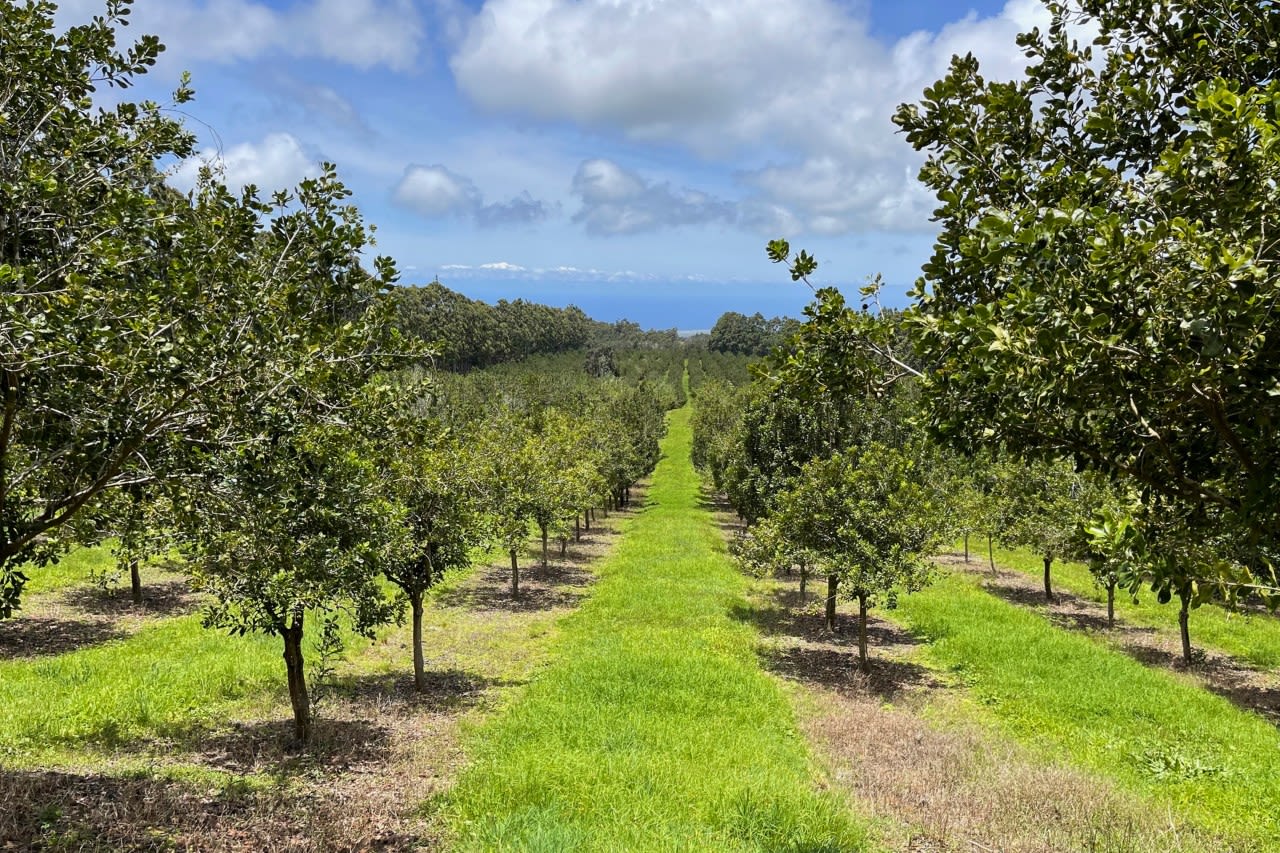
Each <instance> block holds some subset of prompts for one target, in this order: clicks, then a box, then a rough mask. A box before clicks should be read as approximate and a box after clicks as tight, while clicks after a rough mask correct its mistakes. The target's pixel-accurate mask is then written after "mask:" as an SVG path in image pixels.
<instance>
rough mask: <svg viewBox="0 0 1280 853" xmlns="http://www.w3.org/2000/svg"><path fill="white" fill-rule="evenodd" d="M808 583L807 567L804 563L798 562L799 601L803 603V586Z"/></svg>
mask: <svg viewBox="0 0 1280 853" xmlns="http://www.w3.org/2000/svg"><path fill="white" fill-rule="evenodd" d="M808 585H809V568H808V567H807V566H806V565H805V564H804V563H801V564H800V603H801V604H804V594H805V587H807V586H808Z"/></svg>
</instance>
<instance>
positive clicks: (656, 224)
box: [572, 159, 736, 234]
mask: <svg viewBox="0 0 1280 853" xmlns="http://www.w3.org/2000/svg"><path fill="white" fill-rule="evenodd" d="M572 192H573V194H574V195H575V196H576V197H577V198H578V200H579V201H580V202H581V203H582V207H581V208H580V209H579V210H578V212H577V213H575V214H574V216H573V220H574V221H575V222H580V223H582V224H583V226H584V227H585V228H586V229H587V231H588V232H589V233H592V234H636V233H640V232H644V231H656V230H658V229H660V228H670V227H674V226H678V225H699V224H704V223H709V222H731V221H733V220H734V219H735V218H736V215H735V208H734V205H732V204H730V203H728V202H725V201H722V200H720V199H717V198H714V197H712V196H710V195H707V194H706V193H702V192H698V191H696V190H690V189H674V188H672V187H671V185H670V184H666V183H661V184H660V183H654V182H651V181H648V180H646V179H644V178H642V177H641V176H640V175H637V174H636V173H634V172H631V171H629V170H627V169H624V168H623V167H622V166H619V165H618V164H617V163H615V162H613V161H612V160H605V159H596V160H587V161H585V162H584V163H583V164H582V165H581V166H579V167H578V171H577V173H576V174H575V175H574V176H573V185H572Z"/></svg>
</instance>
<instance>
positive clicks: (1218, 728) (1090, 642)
mask: <svg viewBox="0 0 1280 853" xmlns="http://www.w3.org/2000/svg"><path fill="white" fill-rule="evenodd" d="M896 618H898V619H900V620H902V621H904V622H905V623H906V624H907V625H908V626H909V627H910V628H911V629H912V630H914V631H915V632H917V633H919V634H921V635H923V636H925V637H927V638H928V639H929V640H930V644H929V645H928V646H927V647H926V648H925V649H924V651H923V654H924V656H925V657H926V659H927V660H928V661H929V662H930V663H931V664H934V665H937V666H940V667H942V668H945V669H949V670H951V671H953V672H954V673H956V674H957V675H958V676H959V677H960V678H961V679H962V680H963V681H964V682H965V683H966V684H967V685H968V687H969V690H970V692H971V694H972V695H973V696H974V697H975V698H976V699H977V701H978V702H979V703H980V705H982V706H985V708H986V710H987V711H988V712H989V713H990V714H991V715H992V716H993V717H994V718H995V719H996V720H997V721H998V722H999V724H1000V726H1001V728H1002V729H1004V730H1005V731H1007V732H1008V733H1010V734H1012V735H1013V736H1014V737H1015V738H1016V739H1017V740H1019V741H1021V742H1023V743H1025V744H1028V745H1029V746H1031V747H1032V748H1033V749H1034V750H1035V751H1037V752H1039V753H1041V754H1043V755H1044V756H1045V757H1047V758H1049V759H1050V760H1065V761H1068V762H1071V763H1077V764H1081V765H1084V766H1086V767H1089V768H1092V769H1094V770H1097V771H1099V772H1102V773H1104V774H1105V775H1107V776H1110V777H1112V778H1114V779H1116V780H1117V781H1118V782H1120V783H1121V784H1122V785H1124V786H1126V787H1128V788H1130V789H1132V790H1135V791H1137V792H1139V793H1141V794H1143V795H1146V796H1148V797H1150V798H1151V799H1152V800H1153V801H1154V802H1157V803H1161V804H1165V805H1167V806H1169V807H1172V808H1173V809H1174V810H1175V811H1176V812H1178V813H1180V814H1181V815H1182V816H1183V817H1184V818H1185V819H1186V820H1187V821H1189V822H1191V823H1192V824H1195V825H1198V826H1202V827H1204V828H1205V829H1208V830H1210V831H1212V832H1214V833H1217V834H1219V835H1222V836H1223V837H1229V838H1236V837H1238V838H1242V839H1244V840H1245V841H1246V842H1247V844H1246V845H1245V846H1243V847H1241V848H1240V849H1257V850H1267V849H1271V850H1274V849H1276V848H1275V846H1274V845H1275V841H1276V839H1277V838H1280V786H1277V780H1280V732H1277V730H1276V728H1275V726H1273V725H1270V724H1268V723H1267V722H1266V721H1264V720H1263V719H1262V718H1261V717H1258V716H1257V715H1255V714H1252V713H1248V712H1244V711H1241V710H1239V709H1237V708H1236V707H1235V706H1234V705H1232V704H1231V703H1230V702H1228V701H1227V700H1226V699H1223V698H1221V697H1218V696H1216V695H1214V694H1212V693H1209V692H1208V691H1206V690H1204V689H1202V688H1200V687H1198V686H1195V685H1193V684H1192V683H1190V682H1189V681H1187V680H1183V679H1181V678H1178V677H1176V676H1174V675H1172V674H1170V673H1166V672H1163V671H1157V670H1152V669H1148V668H1147V667H1145V666H1143V665H1142V664H1140V663H1138V662H1136V661H1134V660H1133V659H1131V658H1130V657H1128V656H1127V655H1125V654H1123V653H1121V652H1118V651H1115V650H1112V649H1110V648H1108V647H1107V646H1106V645H1104V644H1103V643H1102V642H1101V641H1099V640H1096V639H1094V638H1091V637H1088V636H1085V635H1080V634H1075V633H1071V632H1068V631H1064V630H1062V629H1060V628H1057V627H1055V626H1053V625H1051V624H1050V623H1049V622H1048V621H1047V620H1046V619H1045V618H1044V617H1042V616H1041V615H1039V614H1037V613H1035V612H1032V611H1028V610H1025V609H1022V608H1019V607H1016V606H1014V605H1011V604H1008V603H1006V602H1004V601H1002V600H1000V599H998V598H996V597H995V596H993V595H991V594H989V593H987V592H985V591H983V590H982V589H980V588H979V586H978V581H977V580H976V579H974V578H971V577H966V576H961V575H947V576H944V577H943V578H942V579H940V580H939V582H938V583H936V584H935V585H934V586H932V587H930V588H928V589H926V590H925V591H923V592H921V593H917V594H914V595H910V596H905V597H903V599H902V600H901V603H900V609H899V610H898V611H897V614H896ZM1046 796H1047V797H1051V796H1052V793H1051V792H1046ZM1254 845H1256V846H1254Z"/></svg>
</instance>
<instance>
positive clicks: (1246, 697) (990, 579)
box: [935, 554, 1280, 725]
mask: <svg viewBox="0 0 1280 853" xmlns="http://www.w3.org/2000/svg"><path fill="white" fill-rule="evenodd" d="M935 561H936V562H937V563H939V564H940V565H944V566H947V567H950V568H954V569H957V570H960V571H967V572H969V573H971V574H973V575H975V576H976V577H978V578H979V579H980V580H981V583H982V586H983V588H984V589H986V590H987V591H988V592H990V593H993V594H994V595H997V596H999V597H1001V598H1003V599H1004V600H1005V601H1008V602H1010V603H1012V604H1017V605H1020V606H1023V607H1030V608H1033V609H1035V610H1037V611H1039V612H1041V613H1043V614H1044V615H1045V616H1046V617H1048V618H1049V619H1050V620H1051V621H1052V622H1054V623H1055V624H1057V625H1059V626H1061V627H1064V628H1069V629H1072V630H1078V631H1085V632H1088V633H1094V634H1097V635H1098V636H1101V637H1103V638H1105V639H1106V640H1107V642H1108V643H1110V644H1111V645H1112V646H1114V647H1115V648H1117V649H1120V650H1121V651H1123V652H1125V653H1126V654H1129V655H1131V656H1132V657H1133V658H1135V659H1136V660H1138V661H1141V662H1142V663H1144V664H1146V665H1148V666H1155V667H1159V668H1161V669H1167V670H1170V671H1174V672H1180V673H1184V674H1186V675H1188V676H1190V677H1192V678H1194V679H1195V680H1196V681H1198V682H1199V683H1200V684H1201V685H1202V686H1204V687H1205V688H1206V689H1208V690H1212V691H1213V692H1214V693H1217V694H1219V695H1221V696H1225V697H1226V698H1228V699H1230V700H1231V701H1232V702H1234V703H1235V704H1236V705H1237V706H1239V707H1241V708H1244V709H1245V710H1249V711H1256V712H1257V713H1259V714H1261V715H1263V716H1264V717H1266V718H1267V719H1269V720H1271V721H1272V722H1273V723H1276V724H1277V725H1280V672H1275V671H1272V670H1264V669H1259V668H1258V667H1256V666H1253V665H1251V664H1249V663H1247V662H1245V661H1242V660H1240V659H1238V658H1235V657H1232V656H1231V655H1228V654H1225V653H1223V652H1218V651H1214V650H1210V649H1204V648H1200V647H1197V646H1195V630H1196V626H1195V613H1194V612H1192V614H1191V623H1190V624H1191V642H1192V657H1193V660H1192V664H1191V666H1187V665H1186V663H1185V662H1184V661H1183V659H1182V640H1181V639H1180V637H1179V636H1178V633H1177V629H1176V628H1170V629H1169V630H1166V631H1161V630H1157V629H1155V628H1150V627H1144V626H1140V625H1130V624H1128V623H1126V622H1124V621H1123V619H1122V618H1121V617H1117V619H1116V624H1115V627H1111V628H1109V627H1107V606H1106V604H1101V603H1098V602H1096V601H1091V600H1089V599H1087V598H1082V597H1081V596H1078V595H1073V594H1071V593H1069V592H1064V591H1062V590H1055V591H1054V601H1053V602H1052V603H1050V602H1047V601H1045V597H1044V587H1043V585H1042V584H1041V581H1040V580H1039V579H1038V578H1032V577H1030V576H1028V575H1025V574H1023V573H1022V572H1014V571H1008V570H1005V569H1001V568H999V567H997V570H996V572H995V573H992V572H991V571H990V568H989V567H988V566H987V564H985V563H978V562H973V563H965V561H964V557H963V556H961V555H959V554H944V555H942V556H939V557H937V558H936V559H935Z"/></svg>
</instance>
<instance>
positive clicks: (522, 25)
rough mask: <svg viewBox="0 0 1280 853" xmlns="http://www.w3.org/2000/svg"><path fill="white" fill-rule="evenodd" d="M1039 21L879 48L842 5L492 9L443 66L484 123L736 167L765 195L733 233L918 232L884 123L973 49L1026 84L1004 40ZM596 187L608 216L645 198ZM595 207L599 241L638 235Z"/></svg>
mask: <svg viewBox="0 0 1280 853" xmlns="http://www.w3.org/2000/svg"><path fill="white" fill-rule="evenodd" d="M1046 21H1047V13H1046V12H1045V10H1044V8H1043V6H1042V4H1041V3H1040V2H1038V0H1009V2H1008V3H1007V4H1006V6H1005V7H1004V9H1003V10H1002V11H1001V13H1000V14H999V15H996V16H993V17H988V18H978V17H976V16H975V15H972V14H971V15H969V16H968V17H966V18H964V19H962V20H960V21H958V22H956V23H953V24H951V25H949V26H947V27H945V28H943V29H942V30H941V31H940V32H938V33H928V32H923V31H922V32H918V33H914V34H912V35H910V36H908V37H906V38H904V39H901V40H900V41H898V42H897V43H896V44H894V45H891V46H887V45H884V44H882V43H880V42H879V41H877V40H876V39H874V38H873V37H871V36H870V35H869V33H868V31H867V25H866V22H865V20H864V19H863V18H860V17H855V16H854V15H853V14H852V13H851V12H850V11H849V8H848V5H847V4H842V3H839V2H837V0H788V2H785V3H779V2H777V0H644V2H624V0H486V2H485V4H484V6H483V8H482V9H481V11H480V12H479V14H478V15H476V17H475V18H474V19H473V20H472V22H471V26H470V28H469V30H468V32H467V35H466V37H465V39H463V41H462V42H461V44H460V45H459V47H458V49H457V51H456V52H455V54H454V56H453V57H452V60H451V66H452V68H453V71H454V74H455V77H456V79H457V81H458V85H459V87H460V89H461V90H462V91H463V92H464V93H465V94H466V95H468V96H469V97H470V98H471V99H472V100H473V101H474V102H476V103H477V104H479V105H480V106H482V107H484V108H486V109H489V110H492V111H495V112H502V113H514V114H521V115H526V116H531V117H533V118H536V119H541V120H546V121H571V122H575V123H578V124H581V125H584V126H588V127H594V128H600V129H604V130H606V131H617V132H621V133H623V134H624V135H626V136H628V137H630V138H632V139H636V140H641V141H656V142H663V143H675V144H679V145H682V146H684V147H686V148H688V149H690V150H692V151H694V152H696V153H698V154H700V155H702V156H704V157H707V158H715V159H718V160H724V159H731V158H733V159H736V160H737V162H738V163H739V164H740V165H741V166H742V173H743V181H744V184H745V185H746V186H747V187H750V188H751V189H752V190H754V191H755V192H757V193H758V197H754V198H752V199H751V200H750V202H749V204H748V205H746V206H744V208H743V213H742V217H741V221H742V222H743V223H744V224H752V223H754V226H759V227H764V226H765V225H766V224H769V223H771V222H776V223H780V224H791V223H799V224H802V225H803V227H805V228H807V229H808V230H811V231H817V232H823V233H840V232H845V231H850V230H856V229H862V228H879V229H893V230H919V229H929V228H930V225H929V222H928V215H929V211H930V210H931V209H932V203H931V201H930V200H929V199H928V198H925V197H924V194H923V193H922V191H921V190H920V189H919V188H918V186H917V184H916V180H915V175H916V172H917V171H918V169H919V165H920V163H921V158H920V157H919V156H918V155H917V154H916V153H915V152H913V151H912V150H911V149H910V146H908V145H907V144H906V143H905V142H904V141H903V140H902V139H901V138H900V137H899V136H897V134H896V132H895V131H896V128H895V127H894V126H893V124H892V122H891V121H890V118H891V116H892V114H893V112H894V110H895V108H896V106H897V105H898V104H899V103H902V102H906V101H913V100H918V99H919V98H920V97H921V93H922V91H923V89H924V88H925V87H926V86H927V85H929V84H931V83H932V82H933V81H934V80H936V79H938V78H939V77H940V76H941V75H942V74H943V73H945V71H946V68H947V66H948V64H949V61H950V58H951V56H952V54H954V53H965V52H968V51H972V52H973V53H975V55H977V56H978V57H979V59H980V60H981V61H982V63H983V72H984V75H985V76H987V77H989V78H1000V77H1005V78H1009V77H1014V76H1017V75H1019V74H1020V73H1021V70H1022V68H1023V65H1024V64H1025V63H1024V59H1023V57H1022V54H1021V52H1020V51H1019V49H1018V47H1017V45H1016V43H1015V41H1014V37H1015V35H1016V34H1017V33H1018V32H1021V31H1025V30H1027V29H1029V28H1030V27H1032V26H1034V25H1037V24H1043V23H1045V22H1046ZM762 164H767V165H762ZM606 178H608V179H609V180H615V179H616V180H618V181H620V183H618V184H616V185H607V184H605V183H604V181H605V179H606ZM591 188H592V190H593V191H594V192H596V193H597V195H598V197H599V199H598V204H599V205H600V206H601V209H604V205H606V204H607V203H608V201H607V199H606V198H605V195H606V194H607V193H609V192H616V193H621V194H623V195H625V196H626V197H627V198H633V197H634V196H635V195H636V193H637V192H638V190H637V188H636V187H635V186H634V185H629V184H627V183H626V176H619V175H610V176H604V175H599V176H596V178H595V179H594V182H593V183H592V185H591ZM615 203H616V202H615ZM594 210H595V208H591V207H590V206H588V207H584V211H586V212H584V214H580V216H582V218H583V221H585V222H586V223H587V225H588V227H589V228H593V230H596V231H602V232H605V233H617V232H618V231H625V230H642V229H643V228H645V227H648V226H647V225H646V224H645V214H644V212H643V211H636V210H634V209H630V208H629V209H628V210H626V211H615V213H617V215H616V216H614V217H613V218H612V219H610V218H608V217H605V216H603V215H602V218H601V220H600V221H597V220H595V219H593V211H594ZM624 213H625V214H627V215H623V214H624Z"/></svg>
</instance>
